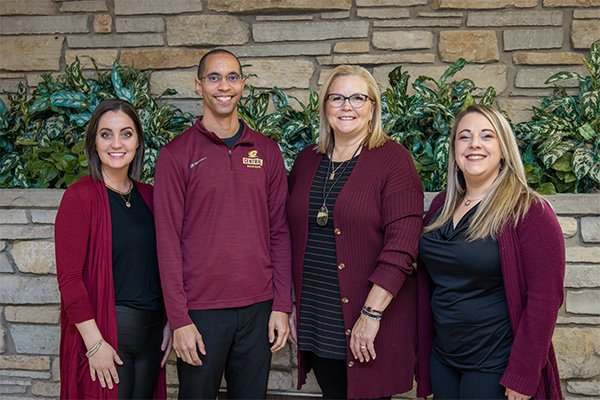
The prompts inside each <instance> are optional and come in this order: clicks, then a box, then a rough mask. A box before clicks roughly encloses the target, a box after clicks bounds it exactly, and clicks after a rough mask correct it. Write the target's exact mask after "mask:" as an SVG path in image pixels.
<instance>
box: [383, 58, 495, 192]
mask: <svg viewBox="0 0 600 400" xmlns="http://www.w3.org/2000/svg"><path fill="white" fill-rule="evenodd" d="M465 64H466V62H465V60H464V59H458V60H457V61H456V62H454V63H453V64H452V65H451V66H449V67H448V68H447V69H446V71H445V72H444V73H443V74H442V76H441V77H440V78H439V80H437V81H436V80H435V79H433V78H430V77H426V76H420V77H418V78H417V79H416V80H415V81H414V82H413V84H412V89H413V90H412V93H411V92H409V89H408V83H409V80H410V75H409V74H408V72H406V71H403V70H402V67H397V68H395V69H394V70H393V71H392V72H390V74H389V79H390V86H391V87H390V88H389V89H387V90H386V91H385V92H384V93H383V94H382V99H381V103H382V111H383V116H382V119H383V128H384V130H385V131H386V132H387V133H388V134H389V135H390V136H391V137H392V138H393V139H395V140H396V141H398V142H399V143H402V144H403V145H404V146H405V147H406V148H407V149H408V150H409V151H410V152H411V154H412V156H413V161H414V162H415V166H416V168H417V171H418V172H419V175H420V176H421V180H422V181H423V187H424V189H425V190H427V191H437V190H441V189H443V188H444V187H445V185H446V166H447V163H448V146H449V139H450V129H451V127H452V125H453V124H454V117H455V116H456V114H458V113H459V112H460V111H462V110H463V109H465V108H466V107H468V106H469V105H471V104H473V103H474V102H475V100H474V94H475V92H476V90H477V88H476V86H475V84H474V83H473V81H472V80H470V79H462V80H451V78H453V77H454V75H455V74H456V73H457V72H458V71H460V70H461V69H463V67H464V66H465ZM495 96H496V92H495V90H494V89H493V88H492V87H489V88H487V90H486V91H485V93H484V95H483V97H482V99H481V101H480V103H481V104H485V105H490V104H491V103H492V102H493V101H494V98H495Z"/></svg>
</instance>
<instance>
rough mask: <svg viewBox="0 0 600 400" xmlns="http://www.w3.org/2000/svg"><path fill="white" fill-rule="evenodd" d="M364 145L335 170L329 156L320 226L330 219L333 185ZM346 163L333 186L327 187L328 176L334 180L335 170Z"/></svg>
mask: <svg viewBox="0 0 600 400" xmlns="http://www.w3.org/2000/svg"><path fill="white" fill-rule="evenodd" d="M361 147H362V145H361V146H358V147H357V148H356V150H354V154H352V157H350V158H349V159H348V160H346V161H344V162H342V164H340V165H339V166H338V167H337V168H336V169H335V170H333V171H331V168H332V163H333V162H332V161H331V157H329V162H328V163H327V173H326V174H325V179H324V180H323V191H322V193H321V194H322V197H321V199H322V200H323V204H321V208H319V211H317V218H316V219H317V225H319V226H326V225H327V222H328V221H329V209H328V208H327V205H326V203H327V198H328V197H329V194H330V193H331V190H332V189H333V187H334V186H335V185H336V184H337V183H338V182H339V180H340V178H341V177H342V176H343V175H344V172H346V169H347V168H348V166H349V165H350V163H351V160H352V159H353V158H354V157H356V154H358V150H359V149H360V148H361ZM342 165H344V168H343V169H342V172H341V173H340V175H339V176H338V177H337V178H336V179H335V181H334V182H333V183H332V184H331V187H330V188H329V190H328V189H327V180H328V179H327V178H329V179H330V180H333V179H332V177H335V171H337V170H338V169H339V168H340V166H342Z"/></svg>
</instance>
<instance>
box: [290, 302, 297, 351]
mask: <svg viewBox="0 0 600 400" xmlns="http://www.w3.org/2000/svg"><path fill="white" fill-rule="evenodd" d="M289 323H290V340H291V342H292V343H294V344H295V345H296V346H298V329H296V306H294V307H293V308H292V313H291V314H290V318H289Z"/></svg>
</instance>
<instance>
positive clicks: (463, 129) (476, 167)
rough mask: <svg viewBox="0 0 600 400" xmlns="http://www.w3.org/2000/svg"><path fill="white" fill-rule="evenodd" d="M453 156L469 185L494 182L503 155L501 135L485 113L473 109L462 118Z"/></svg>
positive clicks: (458, 127) (457, 130)
mask: <svg viewBox="0 0 600 400" xmlns="http://www.w3.org/2000/svg"><path fill="white" fill-rule="evenodd" d="M454 156H455V159H456V164H457V165H458V168H460V170H461V171H462V172H463V175H464V177H465V181H466V182H467V184H476V185H478V186H486V185H491V184H492V183H493V182H494V180H495V179H496V177H497V176H498V173H499V172H500V161H501V159H502V157H503V156H502V150H501V148H500V139H499V137H498V134H497V133H496V131H495V129H494V126H493V125H492V123H491V122H490V121H489V120H488V119H487V118H486V117H485V116H484V115H482V114H480V113H478V112H471V113H468V114H466V115H465V116H464V117H463V118H462V119H461V120H460V121H459V123H458V125H457V128H456V137H455V138H454Z"/></svg>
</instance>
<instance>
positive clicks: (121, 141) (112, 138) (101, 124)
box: [96, 110, 139, 176]
mask: <svg viewBox="0 0 600 400" xmlns="http://www.w3.org/2000/svg"><path fill="white" fill-rule="evenodd" d="M138 146H139V137H138V134H137V132H136V130H135V124H134V122H133V120H132V119H131V118H130V117H129V116H128V115H127V114H125V113H124V112H123V111H120V110H119V111H107V112H105V113H104V115H102V117H100V119H99V121H98V129H97V131H96V152H97V153H98V157H99V158H100V163H101V166H102V170H103V171H104V172H105V173H106V174H108V175H110V176H119V175H122V174H125V175H127V172H128V169H129V164H131V161H133V158H134V157H135V151H136V149H137V148H138Z"/></svg>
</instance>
